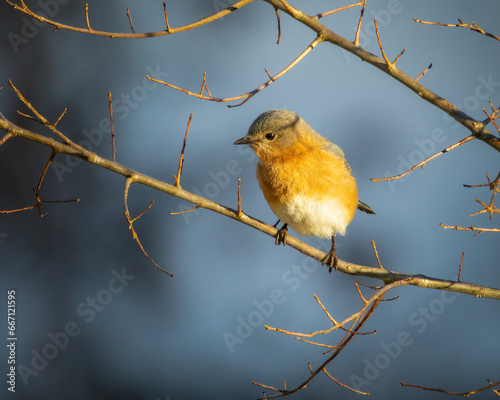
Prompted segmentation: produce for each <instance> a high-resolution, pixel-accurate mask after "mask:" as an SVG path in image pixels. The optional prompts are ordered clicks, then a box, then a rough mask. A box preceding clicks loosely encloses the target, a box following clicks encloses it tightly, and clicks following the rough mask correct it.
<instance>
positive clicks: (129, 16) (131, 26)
mask: <svg viewBox="0 0 500 400" xmlns="http://www.w3.org/2000/svg"><path fill="white" fill-rule="evenodd" d="M127 17H128V22H129V23H130V30H131V31H132V33H135V29H134V23H133V22H132V16H131V15H130V10H129V9H128V8H127Z"/></svg>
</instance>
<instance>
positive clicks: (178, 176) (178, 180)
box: [174, 113, 193, 188]
mask: <svg viewBox="0 0 500 400" xmlns="http://www.w3.org/2000/svg"><path fill="white" fill-rule="evenodd" d="M192 119H193V113H191V115H190V116H189V120H188V123H187V127H186V134H185V135H184V140H183V141H182V150H181V156H180V158H179V168H178V169H177V174H176V175H174V178H175V186H177V187H179V188H180V187H181V173H182V167H183V166H184V150H186V140H187V135H188V133H189V126H190V125H191V120H192Z"/></svg>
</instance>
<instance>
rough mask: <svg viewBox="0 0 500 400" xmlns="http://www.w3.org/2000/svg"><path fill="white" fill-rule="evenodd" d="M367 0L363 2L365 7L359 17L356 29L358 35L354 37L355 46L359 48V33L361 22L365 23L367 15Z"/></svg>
mask: <svg viewBox="0 0 500 400" xmlns="http://www.w3.org/2000/svg"><path fill="white" fill-rule="evenodd" d="M365 7H366V0H364V1H363V7H362V8H361V13H360V15H359V21H358V27H357V28H356V35H355V36H354V45H355V46H359V31H360V30H361V21H363V16H364V15H365Z"/></svg>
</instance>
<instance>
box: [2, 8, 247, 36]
mask: <svg viewBox="0 0 500 400" xmlns="http://www.w3.org/2000/svg"><path fill="white" fill-rule="evenodd" d="M252 1H253V0H241V1H238V2H237V3H235V4H233V5H231V6H229V7H226V8H225V9H224V10H221V11H219V12H218V13H215V14H213V15H210V16H209V17H206V18H203V19H200V20H199V21H197V22H194V23H192V24H188V25H183V26H179V27H177V28H170V26H169V25H168V18H167V12H166V9H165V19H166V22H167V29H166V30H163V31H156V32H148V33H119V32H105V31H98V30H95V29H92V28H91V27H90V23H89V18H88V6H87V5H86V8H85V20H86V25H87V28H78V27H76V26H71V25H65V24H62V23H59V22H56V21H53V20H50V19H48V18H45V17H43V16H41V15H38V14H36V13H35V12H33V11H31V9H30V8H28V6H27V5H26V4H25V3H24V0H20V2H21V5H19V4H16V3H14V2H13V1H11V0H5V2H6V3H7V4H9V5H10V6H11V7H13V8H14V9H16V10H18V11H21V12H22V13H24V14H26V15H29V16H30V17H33V18H35V19H37V20H38V21H40V22H43V23H46V24H48V25H52V26H53V27H54V28H55V29H54V31H57V30H59V29H64V30H68V31H73V32H80V33H88V34H91V35H97V36H104V37H110V38H120V39H145V38H150V37H158V36H166V35H171V34H174V33H178V32H185V31H189V30H191V29H193V28H197V27H199V26H202V25H205V24H208V23H209V22H212V21H215V20H217V19H219V18H222V17H224V16H225V15H228V14H230V13H232V12H233V11H236V10H238V9H240V8H242V7H244V6H246V5H247V4H249V3H251V2H252ZM127 15H128V16H129V21H130V27H131V29H132V31H134V27H133V25H132V22H131V18H130V13H128V14H127Z"/></svg>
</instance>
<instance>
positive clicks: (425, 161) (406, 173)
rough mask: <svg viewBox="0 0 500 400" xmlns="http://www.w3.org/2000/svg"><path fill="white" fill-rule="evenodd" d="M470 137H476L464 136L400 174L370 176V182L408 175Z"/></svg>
mask: <svg viewBox="0 0 500 400" xmlns="http://www.w3.org/2000/svg"><path fill="white" fill-rule="evenodd" d="M472 139H476V137H475V136H473V135H470V136H467V137H466V138H464V139H462V140H460V141H458V142H457V143H454V144H452V145H451V146H448V147H447V148H446V149H443V150H441V151H440V152H439V153H436V154H434V155H432V156H430V157H428V158H426V159H425V160H424V161H421V162H419V163H418V164H417V165H415V166H413V167H411V168H410V169H409V170H408V171H406V172H403V173H402V174H399V175H394V176H391V177H387V178H370V180H371V181H372V182H385V181H392V180H395V179H399V178H402V177H403V176H406V175H408V174H409V173H410V172H412V171H414V170H415V169H417V168H418V167H421V168H424V166H425V164H427V163H428V162H429V161H431V160H433V159H435V158H436V157H439V156H440V155H441V154H444V153H447V152H449V151H450V150H453V149H455V148H457V147H458V146H461V145H463V144H464V143H467V142H469V141H470V140H472Z"/></svg>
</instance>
